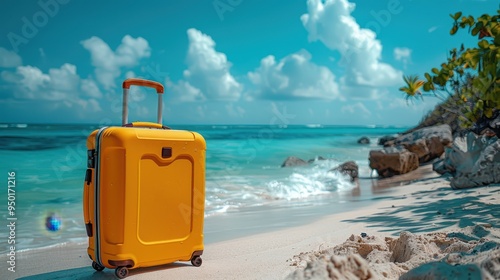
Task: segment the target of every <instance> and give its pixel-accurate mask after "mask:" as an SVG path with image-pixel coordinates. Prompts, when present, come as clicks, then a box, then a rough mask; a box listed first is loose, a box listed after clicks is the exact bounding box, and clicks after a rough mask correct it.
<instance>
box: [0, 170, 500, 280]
mask: <svg viewBox="0 0 500 280" xmlns="http://www.w3.org/2000/svg"><path fill="white" fill-rule="evenodd" d="M430 168H431V167H430V166H424V167H420V168H419V169H418V170H416V171H415V173H413V174H412V173H410V174H406V175H404V176H399V177H394V178H392V179H390V180H385V181H383V180H378V181H377V182H376V184H375V185H374V187H376V188H384V186H385V185H398V184H399V186H396V187H391V191H390V192H388V193H387V195H383V196H379V197H377V201H376V202H375V203H374V204H371V205H369V206H366V205H365V206H364V207H361V208H359V209H356V210H355V211H350V212H347V213H342V214H333V215H330V216H327V217H323V218H321V219H320V220H317V221H314V222H312V223H307V224H304V225H301V226H297V227H293V228H286V229H282V230H278V231H273V232H266V233H261V234H255V235H251V236H246V237H242V238H237V239H232V240H227V241H222V242H216V243H210V244H206V246H205V252H204V254H203V256H202V257H203V265H202V266H201V267H198V268H197V267H193V266H191V264H190V263H181V262H179V263H173V264H168V265H164V266H160V267H153V268H140V269H136V270H131V271H130V276H129V277H128V278H127V279H285V278H287V277H289V278H290V279H308V275H309V279H310V278H311V277H313V276H315V277H316V278H318V279H321V275H328V268H327V267H328V263H329V262H330V263H333V264H335V263H336V262H337V265H338V263H344V266H342V265H340V266H338V267H340V269H345V271H344V275H348V273H350V272H349V267H352V265H351V266H349V264H348V263H349V262H352V261H353V260H354V262H356V257H352V256H351V259H350V260H349V259H348V258H347V259H345V260H342V259H339V258H337V259H335V260H332V259H331V256H330V255H329V254H331V253H333V252H341V251H343V252H344V253H349V252H351V253H352V252H353V250H351V249H352V248H354V252H355V253H359V254H360V255H363V252H361V251H362V250H361V249H363V248H364V249H365V251H366V248H367V247H368V248H369V252H372V251H374V248H377V250H375V251H382V255H384V254H385V255H386V256H387V255H388V254H389V255H390V254H391V253H390V252H389V253H388V251H386V252H385V253H384V252H383V251H384V248H383V247H384V244H389V243H391V242H392V241H394V242H392V243H393V244H395V243H397V242H399V243H401V242H407V244H403V247H405V246H410V245H409V243H411V242H413V241H411V240H410V239H408V238H407V239H405V240H410V241H405V240H403V239H398V238H399V237H400V234H401V232H410V233H411V234H413V235H419V236H420V235H422V236H423V235H425V234H427V233H433V234H434V237H433V238H434V239H436V238H438V237H439V239H440V240H441V241H440V242H441V243H440V244H441V245H442V244H444V243H446V242H447V243H446V244H452V243H453V242H456V241H464V240H465V241H469V243H470V242H472V243H470V244H469V247H467V246H465V247H467V248H469V249H470V248H471V247H474V246H473V245H475V244H476V245H477V244H479V243H481V242H482V243H481V244H483V243H485V242H486V243H487V242H489V243H488V244H490V247H491V248H486V249H484V250H486V251H488V252H495V250H496V252H497V253H498V250H499V249H498V243H500V231H499V230H498V229H499V226H500V218H499V217H500V207H499V204H500V186H498V185H494V186H487V187H481V188H475V189H469V190H452V189H451V188H450V187H449V182H448V181H447V180H446V178H443V177H440V176H439V175H438V174H436V173H434V172H432V170H431V169H430ZM477 225H479V227H480V228H481V229H483V230H482V231H480V233H481V234H478V233H477V232H478V229H479V228H478V227H476V228H475V229H474V226H477ZM438 233H442V234H440V235H439V234H438ZM445 233H451V234H448V235H446V234H445ZM407 235H408V234H407ZM436 236H438V237H436ZM464 236H468V238H465V237H464ZM460 237H462V238H460ZM422 238H423V237H422ZM453 238H454V239H453ZM417 239H418V238H417ZM447 239H450V240H452V239H453V240H454V241H453V240H452V241H450V240H448V241H446V240H447ZM466 239H468V240H466ZM388 240H390V241H391V242H389V241H388ZM425 240H429V239H425ZM443 242H444V243H443ZM474 242H475V243H474ZM353 243H358V245H359V244H365V245H363V246H357V245H356V246H357V247H356V246H353ZM426 243H427V242H426ZM366 244H367V245H366ZM374 244H375V245H374ZM377 244H378V245H377ZM491 244H493V245H494V246H491ZM495 244H496V246H495ZM399 245H401V244H399ZM389 247H391V246H389ZM393 247H394V246H393ZM441 247H443V246H441ZM465 247H464V248H465ZM349 248H350V249H349ZM360 248H361V249H360ZM467 248H466V249H467ZM385 249H386V250H389V249H390V248H385ZM464 250H465V249H464ZM488 252H487V253H486V255H491V254H489V253H488ZM431 253H432V257H430V258H429V257H428V256H426V254H427V255H428V254H431ZM364 254H365V256H364V257H365V258H363V257H361V258H363V260H361V263H360V262H359V260H358V262H357V265H358V267H357V268H355V269H354V270H358V271H359V270H360V268H361V267H364V268H363V269H364V270H366V271H367V273H368V274H370V273H372V278H368V279H377V278H378V277H380V275H383V276H385V277H387V278H388V279H398V278H399V277H400V275H401V274H402V273H404V272H405V271H407V270H408V269H411V268H413V267H416V266H417V265H419V261H416V260H415V259H412V260H411V262H409V263H407V264H406V265H401V264H398V265H396V264H394V262H393V263H392V264H390V263H389V262H390V261H389V262H386V261H383V260H382V259H383V258H381V257H379V258H378V261H376V260H374V259H373V258H374V257H373V255H374V254H367V253H366V252H365V253H364ZM421 254H422V256H419V257H417V258H416V259H420V262H429V261H431V260H435V261H438V260H440V258H441V257H445V256H447V253H446V252H430V251H428V250H427V252H426V251H425V250H423V251H422V253H421ZM366 255H368V259H370V258H369V256H371V257H372V262H373V263H372V264H370V266H369V267H366V264H365V263H364V262H365V261H366V262H368V261H367V260H366V258H367V256H366ZM462 255H463V254H462ZM469 255H471V262H474V260H476V261H477V262H479V261H482V260H483V259H484V258H483V259H481V258H477V256H476V258H475V259H474V258H472V257H474V256H473V255H474V254H469ZM358 256H359V255H358ZM498 256H499V254H497V255H496V258H497V259H496V264H497V265H500V264H499V263H498V258H499V257H498ZM16 257H17V259H16V272H14V273H12V272H9V271H8V270H7V267H6V266H5V264H6V261H7V259H6V256H2V257H1V261H2V263H3V264H4V265H3V269H2V271H1V272H0V278H1V279H37V280H39V279H114V278H115V276H114V271H113V270H109V269H105V270H104V271H103V272H96V271H94V270H93V269H92V267H91V266H90V265H91V261H90V260H89V258H88V257H87V255H86V244H79V245H67V246H57V247H52V248H44V249H36V250H30V251H26V252H18V253H17V255H16ZM318 258H319V259H321V260H322V262H323V264H325V266H324V267H323V266H322V265H321V262H320V263H319V264H318V263H314V260H315V259H316V260H317V259H318ZM352 258H354V259H352ZM375 259H377V258H375ZM400 261H401V260H400ZM462 261H463V260H462ZM493 261H494V260H493ZM377 262H378V263H377ZM494 264H495V263H494ZM304 268H307V269H309V271H307V269H306V270H304ZM424 269H427V268H424ZM492 269H493V271H496V272H497V273H498V272H499V271H500V268H499V267H498V266H496V267H495V266H494V267H493V268H492ZM312 270H315V271H312ZM323 270H324V271H323ZM366 271H365V272H366ZM323 272H326V273H327V274H324V273H323ZM351 272H352V269H351ZM311 273H312V274H311ZM321 273H323V274H321ZM346 273H347V274H346ZM384 273H385V274H384ZM353 275H354V274H353ZM332 277H333V276H332ZM345 277H348V276H345ZM332 279H334V278H332ZM352 279H356V277H355V278H352Z"/></svg>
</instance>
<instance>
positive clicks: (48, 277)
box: [17, 262, 196, 280]
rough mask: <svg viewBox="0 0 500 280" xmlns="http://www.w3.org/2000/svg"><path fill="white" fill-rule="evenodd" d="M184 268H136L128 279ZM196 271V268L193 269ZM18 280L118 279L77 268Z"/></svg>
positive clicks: (172, 265)
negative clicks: (133, 276)
mask: <svg viewBox="0 0 500 280" xmlns="http://www.w3.org/2000/svg"><path fill="white" fill-rule="evenodd" d="M184 266H192V265H191V264H188V263H180V262H179V263H177V262H176V263H170V264H165V265H160V266H153V267H146V268H137V269H131V270H129V277H130V276H132V275H140V274H143V273H149V272H154V271H161V270H166V269H175V268H179V267H184ZM193 269H196V267H193ZM17 279H18V280H54V279H78V280H86V279H93V280H95V279H115V280H116V279H118V278H117V277H116V276H115V270H114V269H104V270H103V271H95V270H94V269H93V268H92V267H90V266H88V267H79V268H72V269H65V270H59V271H53V272H47V273H42V274H37V275H31V276H26V277H21V278H17Z"/></svg>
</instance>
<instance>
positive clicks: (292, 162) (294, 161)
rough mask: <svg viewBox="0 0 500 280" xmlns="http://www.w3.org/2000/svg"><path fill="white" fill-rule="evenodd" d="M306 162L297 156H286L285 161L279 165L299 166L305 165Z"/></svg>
mask: <svg viewBox="0 0 500 280" xmlns="http://www.w3.org/2000/svg"><path fill="white" fill-rule="evenodd" d="M306 164H307V162H306V161H305V160H303V159H300V158H298V157H287V158H286V159H285V161H284V162H283V163H282V164H281V167H291V166H301V165H306Z"/></svg>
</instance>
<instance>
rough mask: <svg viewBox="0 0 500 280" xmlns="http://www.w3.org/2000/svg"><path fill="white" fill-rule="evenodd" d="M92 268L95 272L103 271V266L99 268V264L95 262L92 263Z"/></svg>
mask: <svg viewBox="0 0 500 280" xmlns="http://www.w3.org/2000/svg"><path fill="white" fill-rule="evenodd" d="M92 268H93V269H95V270H97V271H102V270H103V269H104V266H101V265H100V264H98V263H96V262H92Z"/></svg>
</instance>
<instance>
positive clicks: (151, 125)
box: [123, 122, 170, 129]
mask: <svg viewBox="0 0 500 280" xmlns="http://www.w3.org/2000/svg"><path fill="white" fill-rule="evenodd" d="M123 126H125V127H147V128H158V129H170V127H168V126H165V125H162V124H159V123H152V122H132V123H127V124H125V125H123Z"/></svg>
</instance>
